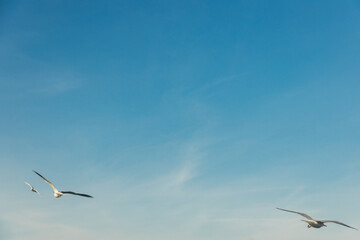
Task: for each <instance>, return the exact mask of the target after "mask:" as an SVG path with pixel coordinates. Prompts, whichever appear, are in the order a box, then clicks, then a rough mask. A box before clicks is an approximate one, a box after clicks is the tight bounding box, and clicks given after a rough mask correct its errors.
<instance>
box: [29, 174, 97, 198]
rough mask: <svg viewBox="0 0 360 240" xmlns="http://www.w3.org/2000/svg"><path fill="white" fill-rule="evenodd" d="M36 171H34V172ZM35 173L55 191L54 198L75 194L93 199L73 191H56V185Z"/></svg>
mask: <svg viewBox="0 0 360 240" xmlns="http://www.w3.org/2000/svg"><path fill="white" fill-rule="evenodd" d="M33 171H34V170H33ZM34 173H36V174H37V175H39V176H40V177H41V178H42V179H44V181H45V182H46V183H47V184H49V185H50V186H51V187H52V189H53V190H54V197H56V198H59V197H61V196H62V195H64V194H73V195H78V196H82V197H88V198H92V196H90V195H87V194H83V193H75V192H71V191H59V190H57V189H56V187H55V186H54V184H52V183H51V182H50V181H49V180H47V179H46V178H44V177H43V176H41V175H40V173H38V172H36V171H34Z"/></svg>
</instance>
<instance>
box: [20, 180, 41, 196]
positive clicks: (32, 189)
mask: <svg viewBox="0 0 360 240" xmlns="http://www.w3.org/2000/svg"><path fill="white" fill-rule="evenodd" d="M24 183H25V184H26V185H28V186H29V187H30V190H31V191H33V192H36V193H37V194H39V195H40V193H39V191H38V190H36V189H35V188H34V187H33V186H31V185H30V183H27V182H24Z"/></svg>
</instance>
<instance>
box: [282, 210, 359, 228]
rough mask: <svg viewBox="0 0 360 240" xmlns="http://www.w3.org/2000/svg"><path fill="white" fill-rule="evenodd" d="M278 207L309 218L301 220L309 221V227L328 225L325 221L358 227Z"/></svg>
mask: <svg viewBox="0 0 360 240" xmlns="http://www.w3.org/2000/svg"><path fill="white" fill-rule="evenodd" d="M276 209H279V210H281V211H286V212H291V213H297V214H299V215H301V216H303V217H305V218H307V219H308V220H301V221H304V222H307V223H308V224H309V225H308V226H307V227H308V228H311V227H314V228H321V227H327V226H326V225H325V223H327V222H330V223H336V224H340V225H343V226H345V227H348V228H352V229H355V230H357V229H356V228H353V227H350V226H349V225H346V224H345V223H342V222H338V221H333V220H315V219H312V218H311V217H310V216H309V215H307V214H305V213H301V212H295V211H291V210H286V209H283V208H276Z"/></svg>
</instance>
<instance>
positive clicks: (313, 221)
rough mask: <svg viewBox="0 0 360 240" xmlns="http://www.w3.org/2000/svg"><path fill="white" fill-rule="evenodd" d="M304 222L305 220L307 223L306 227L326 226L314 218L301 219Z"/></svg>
mask: <svg viewBox="0 0 360 240" xmlns="http://www.w3.org/2000/svg"><path fill="white" fill-rule="evenodd" d="M301 221H304V222H307V223H308V224H309V225H308V226H307V227H308V228H311V227H314V228H321V227H327V226H326V225H325V224H324V223H323V222H320V221H316V220H301Z"/></svg>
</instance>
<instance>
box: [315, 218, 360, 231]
mask: <svg viewBox="0 0 360 240" xmlns="http://www.w3.org/2000/svg"><path fill="white" fill-rule="evenodd" d="M321 222H323V223H326V222H331V223H336V224H340V225H343V226H345V227H348V228H352V229H355V230H358V229H356V228H354V227H350V226H349V225H346V224H345V223H342V222H339V221H333V220H321Z"/></svg>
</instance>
